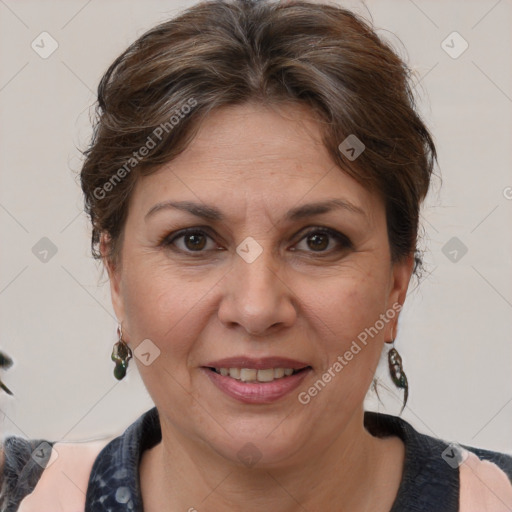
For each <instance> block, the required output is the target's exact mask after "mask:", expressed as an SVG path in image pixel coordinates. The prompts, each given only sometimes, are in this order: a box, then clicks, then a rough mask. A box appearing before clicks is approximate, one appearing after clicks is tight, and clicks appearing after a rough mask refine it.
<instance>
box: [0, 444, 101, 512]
mask: <svg viewBox="0 0 512 512" xmlns="http://www.w3.org/2000/svg"><path fill="white" fill-rule="evenodd" d="M110 440H111V438H109V439H105V440H101V441H94V442H86V443H59V442H54V441H47V440H42V439H38V440H34V439H29V440H27V439H23V438H20V437H14V436H13V437H9V438H7V439H6V440H5V442H4V445H3V452H4V467H3V471H2V474H3V483H2V487H1V490H0V510H1V511H2V512H4V511H5V512H11V511H15V510H19V511H20V512H22V511H26V512H29V511H31V510H37V508H34V505H35V504H36V503H37V505H36V507H37V506H39V507H40V506H41V505H42V504H45V505H48V507H45V508H48V509H49V510H51V508H52V505H53V504H54V503H56V504H57V503H59V502H58V501H57V500H60V499H66V500H67V501H70V500H73V501H76V500H77V499H83V496H84V494H83V492H82V490H83V491H85V489H87V481H88V478H89V473H90V470H91V467H92V465H93V463H94V460H95V458H96V457H97V456H98V454H99V452H100V451H101V449H102V448H103V447H104V446H105V445H106V444H107V443H108V442H109V441H110ZM57 489H58V492H56V490H57ZM18 506H19V509H18V508H17V507H18Z"/></svg>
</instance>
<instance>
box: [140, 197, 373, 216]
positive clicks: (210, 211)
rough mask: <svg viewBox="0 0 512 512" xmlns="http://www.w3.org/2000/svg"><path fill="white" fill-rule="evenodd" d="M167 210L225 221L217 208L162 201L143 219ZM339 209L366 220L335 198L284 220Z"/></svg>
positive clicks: (307, 206)
mask: <svg viewBox="0 0 512 512" xmlns="http://www.w3.org/2000/svg"><path fill="white" fill-rule="evenodd" d="M168 209H177V210H181V211H185V212H188V213H191V214H192V215H195V216H196V217H200V218H202V219H205V220H210V221H223V220H225V216H224V214H223V213H222V212H221V211H220V210H218V209H217V208H214V207H213V206H208V205H204V204H199V203H194V202H192V201H164V202H162V203H158V204H155V205H154V206H153V207H152V208H150V210H149V211H148V213H146V215H145V217H144V219H145V220H147V219H148V218H149V217H151V216H152V215H154V214H155V213H156V212H159V211H161V210H168ZM339 209H344V210H346V211H349V212H351V213H355V214H358V215H362V216H363V217H365V218H366V213H365V211H364V210H363V209H362V208H360V207H359V206H356V205H355V204H352V203H351V202H350V201H347V200H346V199H339V198H336V199H329V200H326V201H319V202H316V203H310V204H305V205H302V206H297V207H295V208H292V209H291V210H290V211H289V212H288V213H287V214H286V215H285V217H284V219H285V220H288V221H297V220H301V219H304V218H307V217H312V216H314V215H321V214H323V213H328V212H331V211H334V210H339Z"/></svg>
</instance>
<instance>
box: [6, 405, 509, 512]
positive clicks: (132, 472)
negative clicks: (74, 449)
mask: <svg viewBox="0 0 512 512" xmlns="http://www.w3.org/2000/svg"><path fill="white" fill-rule="evenodd" d="M364 424H365V427H366V429H367V430H368V431H369V432H370V433H371V434H372V435H374V436H378V437H386V436H390V435H396V436H398V437H399V438H400V439H402V441H403V442H404V444H405V461H404V468H403V476H402V481H401V484H400V487H399V490H398V493H397V496H396V499H395V501H394V503H393V506H392V508H391V510H390V512H404V511H407V512H430V511H432V512H434V511H435V512H459V499H460V473H459V468H458V464H457V457H459V456H461V454H462V453H463V452H462V451H460V447H458V446H457V445H453V444H451V443H448V442H447V441H444V440H442V439H437V438H434V437H431V436H428V435H425V434H421V433H419V432H417V431H416V430H415V429H414V428H413V427H412V426H411V425H410V424H409V423H408V422H406V421H405V420H403V419H401V418H399V417H396V416H391V415H387V414H382V413H376V412H369V411H367V412H365V416H364ZM161 439H162V435H161V430H160V421H159V415H158V411H157V409H156V407H154V408H152V409H150V410H149V411H147V412H145V413H144V414H142V415H141V416H140V417H139V418H138V419H137V420H136V421H135V422H134V423H132V424H131V425H130V426H129V427H128V428H127V429H126V430H125V432H124V433H123V434H122V435H120V436H118V437H116V438H115V439H113V440H112V441H110V442H108V444H107V445H106V446H105V447H104V448H103V449H102V450H101V451H100V452H99V454H98V456H97V457H96V459H95V460H94V464H93V466H92V470H91V472H90V476H89V482H88V486H87V493H86V498H85V512H107V511H110V512H121V511H122V512H126V511H133V512H143V505H142V497H141V490H140V480H139V463H140V460H141V456H142V453H143V452H144V450H148V449H150V448H152V447H153V446H155V445H156V444H157V443H159V442H160V441H161ZM42 443H43V444H42ZM54 444H55V443H54V442H51V441H45V440H25V439H22V438H19V437H8V438H7V439H6V440H5V442H4V446H3V450H4V452H5V464H4V470H3V477H4V478H3V485H2V489H1V490H0V512H16V511H17V510H18V507H19V504H20V502H21V500H22V499H23V497H24V496H26V495H28V494H29V493H31V492H32V490H33V489H34V487H35V486H36V484H37V482H38V480H39V478H40V477H41V474H42V472H43V467H44V460H43V461H41V460H38V458H37V457H35V454H34V450H36V449H37V448H38V447H39V451H40V453H39V455H41V454H43V453H44V454H46V457H49V453H50V452H51V450H48V446H49V447H51V446H53V445H54ZM42 447H44V448H45V449H44V450H43V449H41V448H42ZM461 448H463V449H465V450H468V451H469V453H470V455H471V459H470V460H471V461H475V457H478V458H479V459H481V460H484V461H489V462H492V463H493V464H495V465H496V466H497V467H498V468H500V469H501V470H502V471H503V472H504V473H503V475H506V477H507V478H508V480H509V481H510V482H512V456H510V455H507V454H503V453H499V452H494V451H490V450H484V449H480V448H475V447H469V446H465V445H463V446H462V447H461ZM477 462H478V461H477ZM468 467H469V466H468ZM473 467H476V466H473ZM486 467H487V466H486ZM489 467H490V465H489ZM471 472H472V471H470V473H471ZM472 473H474V471H473V472H472ZM472 477H473V480H472V481H477V480H478V479H479V473H474V474H473V475H472ZM468 481H469V480H468ZM467 496H468V497H469V499H471V498H470V494H467ZM475 496H476V494H475ZM493 510H494V509H493ZM500 510H501V509H500ZM503 510H509V508H506V507H505V506H504V508H503Z"/></svg>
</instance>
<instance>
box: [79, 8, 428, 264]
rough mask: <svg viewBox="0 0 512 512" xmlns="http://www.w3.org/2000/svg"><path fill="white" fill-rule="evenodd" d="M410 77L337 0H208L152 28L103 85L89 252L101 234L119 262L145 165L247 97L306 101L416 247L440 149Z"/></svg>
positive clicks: (90, 163) (398, 236)
mask: <svg viewBox="0 0 512 512" xmlns="http://www.w3.org/2000/svg"><path fill="white" fill-rule="evenodd" d="M410 78H411V73H410V69H409V68H408V67H407V65H406V64H405V63H404V62H403V61H402V59H401V58H400V57H399V56H398V55H397V54H396V53H395V52H394V51H393V50H392V48H391V46H390V45H389V44H388V43H386V42H384V41H382V40H381V39H380V38H379V37H378V36H377V34H376V33H375V32H374V30H373V29H372V28H371V26H370V25H369V24H368V23H367V22H366V21H364V20H363V19H362V18H361V17H359V16H357V15H356V14H354V13H352V12H350V11H348V10H346V9H342V8H340V7H338V6H335V5H329V4H320V3H316V2H315V3H312V2H308V1H303V0H298V1H290V2H286V3H277V2H273V1H271V0H268V1H267V0H261V1H252V2H251V1H250V0H210V1H207V2H202V3H198V4H196V5H195V6H193V7H191V8H189V9H187V10H185V11H184V12H182V13H181V14H180V15H179V16H178V17H176V18H174V19H172V20H170V21H167V22H165V23H162V24H160V25H158V26H156V27H154V28H152V29H151V30H149V31H148V32H146V33H145V34H144V35H142V36H141V37H140V38H139V39H138V40H137V41H135V42H134V43H133V44H132V45H131V46H130V47H129V48H128V49H127V50H126V51H125V52H124V53H122V54H121V55H120V56H119V57H118V58H117V59H116V60H115V61H114V62H113V63H112V65H111V66H110V67H109V69H108V70H107V71H106V73H105V75H104V76H103V78H102V79H101V82H100V84H99V86H98V104H97V118H96V121H95V125H94V134H93V137H92V141H91V144H90V146H89V148H88V149H87V150H86V151H85V152H84V155H85V162H84V165H83V168H82V171H81V185H82V190H83V192H84V195H85V210H86V212H87V213H88V214H89V216H90V218H91V222H92V241H91V248H92V253H93V256H94V257H95V258H100V257H101V254H100V251H98V244H99V242H100V235H101V234H102V233H105V234H106V235H107V236H108V239H109V241H110V243H109V244H108V254H107V257H108V258H109V259H110V260H111V261H112V262H114V263H115V262H117V261H118V257H119V252H120V245H121V243H122V234H123V228H124V224H125V220H126V217H127V211H128V203H129V199H130V196H131V193H132V191H133V188H134V185H135V183H136V180H137V176H138V175H139V173H140V174H149V173H151V172H152V171H154V170H155V169H156V168H157V167H159V166H161V165H162V164H164V163H166V162H168V161H170V160H172V158H174V157H175V156H176V155H178V154H179V153H180V152H181V151H183V150H184V149H185V148H186V147H187V145H188V143H189V142H190V141H191V140H192V138H193V136H194V134H195V133H196V131H197V128H198V127H199V125H200V123H201V119H202V118H204V116H205V115H207V114H208V112H210V111H212V110H213V109H216V108H219V107H222V106H226V105H237V104H242V103H246V102H248V101H256V102H260V103H261V104H268V105H270V104H280V103H283V102H292V103H293V102H299V103H301V104H305V105H307V106H309V107H310V108H311V109H312V111H313V112H314V113H315V114H316V115H317V117H318V119H319V120H320V121H321V126H322V130H323V141H324V144H325V146H326V148H327V149H328V151H329V153H330V155H331V156H332V159H333V161H334V162H335V163H336V164H338V165H339V166H340V167H341V168H342V169H343V170H344V171H345V172H347V173H348V174H349V175H350V176H352V177H353V178H354V179H356V180H357V181H358V182H359V183H360V184H362V185H363V186H365V187H366V188H368V189H371V190H375V191H376V192H377V193H379V194H380V195H381V197H382V198H383V200H384V203H385V206H386V218H387V228H388V236H389V243H390V249H391V259H392V261H393V262H396V261H400V260H402V259H403V258H405V257H406V256H409V255H411V253H413V252H415V253H417V249H416V244H417V234H418V221H419V208H420V204H421V202H422V201H423V199H424V198H425V196H426V194H427V191H428V188H429V183H430V177H431V174H432V170H433V167H434V163H435V160H436V159H437V155H436V149H435V146H434V142H433V140H432V138H431V135H430V134H429V131H428V129H427V128H426V127H425V125H424V124H423V122H422V120H421V119H420V117H419V116H418V114H417V113H416V107H415V102H414V97H413V93H412V87H411V85H410ZM349 135H355V136H356V137H357V138H358V139H359V140H360V141H362V143H363V144H364V146H365V149H364V151H363V153H362V154H361V155H360V156H359V157H358V158H357V160H353V161H352V159H350V158H347V155H346V154H345V155H344V154H343V153H342V152H341V151H340V149H339V145H340V143H342V142H343V141H344V140H345V139H346V138H347V137H348V136H349ZM143 148H146V149H145V150H144V149H143ZM419 263H421V259H420V258H418V257H417V256H416V264H419ZM415 271H416V269H415Z"/></svg>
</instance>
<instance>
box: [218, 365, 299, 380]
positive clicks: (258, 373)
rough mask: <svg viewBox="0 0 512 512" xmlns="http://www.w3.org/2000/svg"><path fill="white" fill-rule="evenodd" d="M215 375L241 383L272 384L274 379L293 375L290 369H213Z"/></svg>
mask: <svg viewBox="0 0 512 512" xmlns="http://www.w3.org/2000/svg"><path fill="white" fill-rule="evenodd" d="M215 371H216V372H217V373H220V374H221V375H223V376H224V377H228V376H229V377H231V378H233V379H236V380H241V381H243V382H254V381H257V382H272V381H273V380H275V379H281V378H283V377H288V376H290V375H292V374H293V372H294V370H293V369H292V368H266V369H264V370H256V369H254V368H215Z"/></svg>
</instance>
